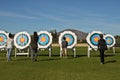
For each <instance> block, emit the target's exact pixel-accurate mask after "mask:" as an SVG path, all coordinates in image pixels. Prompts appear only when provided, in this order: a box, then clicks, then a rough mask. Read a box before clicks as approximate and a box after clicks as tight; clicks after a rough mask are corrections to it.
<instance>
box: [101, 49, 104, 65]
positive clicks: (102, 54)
mask: <svg viewBox="0 0 120 80" xmlns="http://www.w3.org/2000/svg"><path fill="white" fill-rule="evenodd" d="M101 56H102V63H103V64H104V50H102V53H101Z"/></svg>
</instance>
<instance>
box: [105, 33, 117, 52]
mask: <svg viewBox="0 0 120 80" xmlns="http://www.w3.org/2000/svg"><path fill="white" fill-rule="evenodd" d="M104 39H105V40H106V43H107V47H108V49H110V48H112V50H113V53H114V54H115V47H114V45H115V43H116V40H115V38H114V36H112V35H110V34H106V35H105V36H104Z"/></svg>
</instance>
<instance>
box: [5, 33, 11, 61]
mask: <svg viewBox="0 0 120 80" xmlns="http://www.w3.org/2000/svg"><path fill="white" fill-rule="evenodd" d="M12 47H13V36H12V34H11V33H9V38H8V39H7V42H6V49H7V61H11V54H12Z"/></svg>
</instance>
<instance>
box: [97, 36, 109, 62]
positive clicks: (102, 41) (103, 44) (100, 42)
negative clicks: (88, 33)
mask: <svg viewBox="0 0 120 80" xmlns="http://www.w3.org/2000/svg"><path fill="white" fill-rule="evenodd" d="M98 50H99V51H100V61H101V64H104V51H105V50H107V44H106V41H105V39H103V35H102V34H100V39H99V40H98Z"/></svg>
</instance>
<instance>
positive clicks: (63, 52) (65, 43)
mask: <svg viewBox="0 0 120 80" xmlns="http://www.w3.org/2000/svg"><path fill="white" fill-rule="evenodd" d="M67 46H68V42H67V41H66V37H63V41H62V55H63V57H65V58H67Z"/></svg>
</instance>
